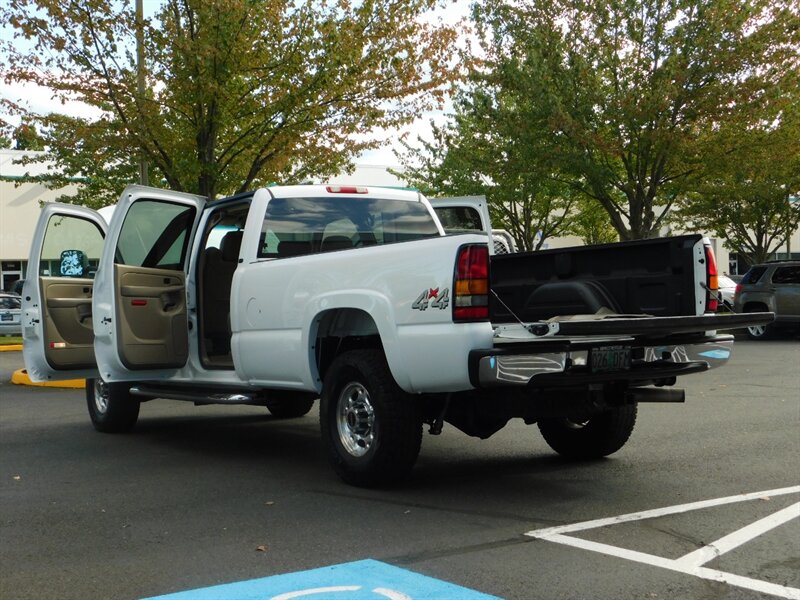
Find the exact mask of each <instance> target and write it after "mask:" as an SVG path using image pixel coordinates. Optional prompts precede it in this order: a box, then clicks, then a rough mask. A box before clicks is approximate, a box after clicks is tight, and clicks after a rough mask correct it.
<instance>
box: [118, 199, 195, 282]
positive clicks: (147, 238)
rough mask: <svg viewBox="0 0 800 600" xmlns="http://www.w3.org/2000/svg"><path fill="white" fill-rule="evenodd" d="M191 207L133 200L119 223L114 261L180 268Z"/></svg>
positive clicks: (173, 268) (141, 265) (189, 225)
mask: <svg viewBox="0 0 800 600" xmlns="http://www.w3.org/2000/svg"><path fill="white" fill-rule="evenodd" d="M194 217H195V208H194V207H193V206H186V205H183V204H172V203H170V202H162V201H159V200H139V201H138V202H134V203H133V204H132V205H131V207H130V209H128V214H127V215H125V222H124V223H123V224H122V231H120V235H119V241H118V242H117V254H116V258H115V262H117V263H118V264H123V265H131V266H136V267H155V268H162V269H171V270H178V269H181V268H182V266H183V263H184V260H185V259H186V251H187V247H188V243H189V235H190V231H191V227H192V224H193V223H194Z"/></svg>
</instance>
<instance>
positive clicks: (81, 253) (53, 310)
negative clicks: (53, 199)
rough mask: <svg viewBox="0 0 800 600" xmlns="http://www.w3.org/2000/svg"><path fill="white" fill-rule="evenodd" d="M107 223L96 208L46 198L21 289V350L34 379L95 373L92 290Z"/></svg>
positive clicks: (56, 378) (71, 377) (92, 375)
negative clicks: (61, 202) (51, 200)
mask: <svg viewBox="0 0 800 600" xmlns="http://www.w3.org/2000/svg"><path fill="white" fill-rule="evenodd" d="M105 236H106V223H105V221H104V220H103V218H102V217H101V216H100V215H99V214H98V213H97V212H95V211H93V210H91V209H88V208H84V207H81V206H73V205H71V204H59V203H51V204H46V205H45V206H44V208H43V209H42V212H41V214H40V215H39V221H38V222H37V224H36V230H35V233H34V237H33V242H32V244H31V252H30V256H29V257H28V272H27V276H26V278H25V283H24V286H23V289H22V337H23V340H24V345H23V355H24V358H25V366H26V367H27V369H28V376H29V377H30V378H31V380H33V381H55V380H60V379H73V378H82V377H96V375H97V364H96V362H95V357H94V347H93V342H94V334H93V325H92V296H93V291H94V284H95V282H94V275H95V272H96V270H97V267H98V263H99V262H100V257H101V254H102V251H103V243H104V238H105Z"/></svg>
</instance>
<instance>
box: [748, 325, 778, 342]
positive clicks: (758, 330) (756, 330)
mask: <svg viewBox="0 0 800 600" xmlns="http://www.w3.org/2000/svg"><path fill="white" fill-rule="evenodd" d="M746 331H747V337H748V338H750V339H751V340H769V339H771V338H772V337H774V332H773V330H772V327H770V326H769V325H756V326H754V327H748V328H747V330H746Z"/></svg>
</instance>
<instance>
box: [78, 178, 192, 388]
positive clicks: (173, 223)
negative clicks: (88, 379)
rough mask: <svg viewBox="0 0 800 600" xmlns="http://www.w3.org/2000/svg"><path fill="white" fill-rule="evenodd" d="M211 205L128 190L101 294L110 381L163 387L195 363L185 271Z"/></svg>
mask: <svg viewBox="0 0 800 600" xmlns="http://www.w3.org/2000/svg"><path fill="white" fill-rule="evenodd" d="M205 201H206V200H205V198H203V197H201V196H193V195H189V194H183V193H179V192H171V191H167V190H159V189H154V188H147V187H142V186H128V187H127V188H126V189H125V191H124V192H123V193H122V196H121V197H120V201H119V203H118V204H117V209H116V211H115V212H114V216H113V217H112V219H111V223H110V224H109V233H108V241H107V244H106V250H105V252H104V254H103V257H102V259H101V263H100V271H99V273H98V275H97V279H96V286H95V303H94V312H95V354H96V355H97V360H98V365H99V367H100V373H101V375H102V377H103V379H105V380H106V381H132V380H143V379H164V378H167V377H169V376H170V374H172V373H174V371H175V370H176V369H180V368H181V367H183V366H184V365H185V364H186V362H187V360H188V357H189V329H188V315H187V295H186V268H187V264H188V262H189V251H190V247H191V241H192V238H193V236H194V232H195V229H196V227H197V224H198V222H199V220H200V215H201V212H202V209H203V206H204V205H205Z"/></svg>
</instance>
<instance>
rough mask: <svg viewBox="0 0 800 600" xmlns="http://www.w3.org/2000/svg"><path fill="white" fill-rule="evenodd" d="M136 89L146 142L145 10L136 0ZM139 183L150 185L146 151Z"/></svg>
mask: <svg viewBox="0 0 800 600" xmlns="http://www.w3.org/2000/svg"><path fill="white" fill-rule="evenodd" d="M136 87H137V94H138V96H139V97H138V98H137V102H136V104H137V106H138V110H139V122H140V126H139V133H140V135H141V136H142V143H143V142H144V129H145V128H144V101H145V98H144V8H143V7H142V0H136ZM139 183H141V184H142V185H149V184H150V176H149V174H148V165H147V158H145V155H144V150H142V152H141V153H140V154H139Z"/></svg>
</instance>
